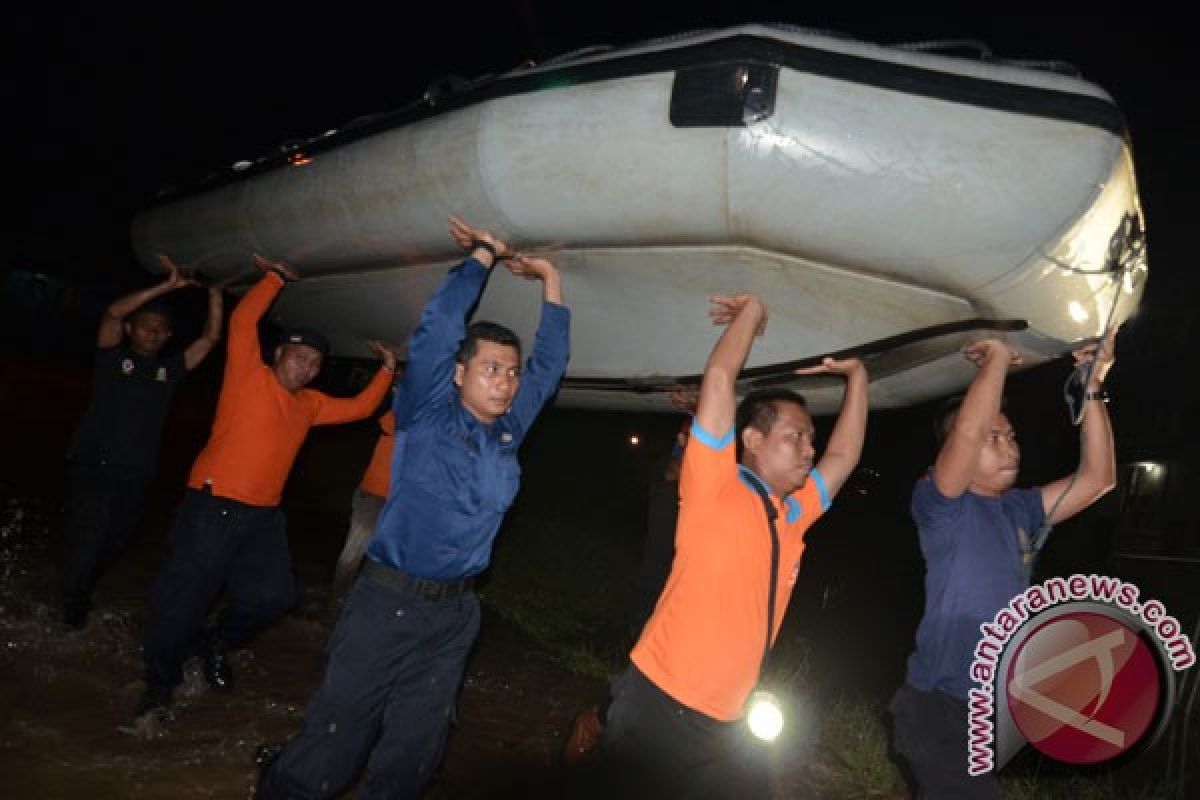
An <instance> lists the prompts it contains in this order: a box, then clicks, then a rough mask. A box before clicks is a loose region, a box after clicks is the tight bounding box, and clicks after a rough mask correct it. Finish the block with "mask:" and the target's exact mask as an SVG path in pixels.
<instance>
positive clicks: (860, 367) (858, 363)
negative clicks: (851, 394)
mask: <svg viewBox="0 0 1200 800" xmlns="http://www.w3.org/2000/svg"><path fill="white" fill-rule="evenodd" d="M866 371H867V368H866V366H865V365H864V364H863V362H862V359H859V358H854V357H851V358H834V357H833V356H825V358H824V359H823V360H822V361H821V363H820V364H817V365H816V366H815V367H801V368H800V369H797V370H794V372H795V373H796V374H797V375H841V376H843V377H849V376H851V375H853V374H854V373H856V372H862V373H866Z"/></svg>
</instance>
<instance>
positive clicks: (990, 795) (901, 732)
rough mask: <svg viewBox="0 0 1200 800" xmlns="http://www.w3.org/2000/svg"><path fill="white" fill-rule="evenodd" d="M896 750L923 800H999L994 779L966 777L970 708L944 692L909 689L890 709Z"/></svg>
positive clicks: (894, 699)
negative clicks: (948, 799) (961, 799)
mask: <svg viewBox="0 0 1200 800" xmlns="http://www.w3.org/2000/svg"><path fill="white" fill-rule="evenodd" d="M888 710H889V711H891V713H892V725H893V747H894V749H895V751H896V753H897V755H899V756H900V757H901V758H902V759H903V760H904V766H906V767H907V768H908V773H909V774H908V776H907V777H908V778H909V779H910V780H911V781H912V782H913V783H915V784H916V785H915V786H913V787H912V788H913V790H914V792H915V793H916V797H917V798H918V800H943V798H969V799H970V800H975V798H978V799H979V800H999V798H1000V786H999V784H998V783H997V782H996V778H995V776H994V775H992V774H987V775H980V776H978V777H971V776H970V775H969V774H967V704H966V703H964V702H963V701H961V700H957V699H955V698H953V697H951V696H950V695H948V694H944V693H942V692H937V691H934V692H923V691H921V690H920V689H916V688H914V687H912V686H909V685H908V684H904V685H903V686H901V687H900V688H899V689H898V690H897V691H896V694H895V696H894V697H892V702H891V704H890V705H889V707H888Z"/></svg>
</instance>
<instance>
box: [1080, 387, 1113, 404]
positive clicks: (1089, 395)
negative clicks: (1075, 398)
mask: <svg viewBox="0 0 1200 800" xmlns="http://www.w3.org/2000/svg"><path fill="white" fill-rule="evenodd" d="M1092 400H1099V401H1100V402H1101V403H1107V402H1108V392H1106V391H1104V390H1103V389H1097V390H1096V391H1094V392H1085V393H1084V395H1083V401H1084V402H1085V403H1086V402H1090V401H1092Z"/></svg>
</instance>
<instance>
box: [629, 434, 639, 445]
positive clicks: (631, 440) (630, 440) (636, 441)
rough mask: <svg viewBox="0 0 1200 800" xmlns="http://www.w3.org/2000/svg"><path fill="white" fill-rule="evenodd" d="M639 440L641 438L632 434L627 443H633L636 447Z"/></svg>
mask: <svg viewBox="0 0 1200 800" xmlns="http://www.w3.org/2000/svg"><path fill="white" fill-rule="evenodd" d="M641 441H642V440H641V439H639V438H638V437H637V434H634V435H633V436H630V437H629V443H630V444H631V445H633V446H634V447H637V446H638V444H639V443H640V442H641Z"/></svg>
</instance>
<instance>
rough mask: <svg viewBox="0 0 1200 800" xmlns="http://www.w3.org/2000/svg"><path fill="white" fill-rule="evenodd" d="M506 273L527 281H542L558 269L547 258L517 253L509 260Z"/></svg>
mask: <svg viewBox="0 0 1200 800" xmlns="http://www.w3.org/2000/svg"><path fill="white" fill-rule="evenodd" d="M508 271H509V272H511V273H512V274H513V275H516V276H517V277H518V278H524V279H525V280H527V281H544V280H546V278H548V277H549V276H550V275H551V274H553V273H555V272H557V271H558V268H557V267H555V266H554V264H553V262H551V261H550V260H549V259H547V258H542V257H541V256H531V255H527V254H525V253H517V254H516V255H514V256H513V257H512V258H511V259H509V261H508Z"/></svg>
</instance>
